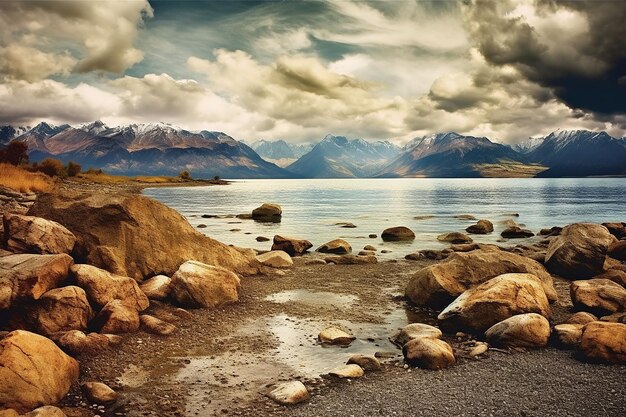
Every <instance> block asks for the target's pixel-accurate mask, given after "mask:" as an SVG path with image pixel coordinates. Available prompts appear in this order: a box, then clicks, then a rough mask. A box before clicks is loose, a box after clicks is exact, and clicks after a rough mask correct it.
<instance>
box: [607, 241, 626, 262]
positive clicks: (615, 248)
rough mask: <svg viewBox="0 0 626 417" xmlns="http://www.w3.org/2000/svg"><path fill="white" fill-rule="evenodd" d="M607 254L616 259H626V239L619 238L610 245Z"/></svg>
mask: <svg viewBox="0 0 626 417" xmlns="http://www.w3.org/2000/svg"><path fill="white" fill-rule="evenodd" d="M607 254H608V255H609V256H610V257H611V258H614V259H618V260H620V261H626V240H619V241H617V242H614V243H612V244H611V246H609V250H608V252H607Z"/></svg>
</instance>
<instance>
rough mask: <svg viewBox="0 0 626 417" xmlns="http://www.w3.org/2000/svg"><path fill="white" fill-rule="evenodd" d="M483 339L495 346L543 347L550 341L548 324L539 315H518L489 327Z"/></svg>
mask: <svg viewBox="0 0 626 417" xmlns="http://www.w3.org/2000/svg"><path fill="white" fill-rule="evenodd" d="M485 337H486V338H487V342H488V343H489V344H490V345H495V346H503V347H525V348H538V347H543V346H545V345H547V344H548V340H549V339H550V323H549V322H548V320H547V319H546V318H545V317H544V316H542V315H541V314H537V313H527V314H518V315H516V316H513V317H509V318H508V319H506V320H503V321H501V322H499V323H497V324H494V325H493V326H491V327H490V328H489V329H487V331H486V332H485Z"/></svg>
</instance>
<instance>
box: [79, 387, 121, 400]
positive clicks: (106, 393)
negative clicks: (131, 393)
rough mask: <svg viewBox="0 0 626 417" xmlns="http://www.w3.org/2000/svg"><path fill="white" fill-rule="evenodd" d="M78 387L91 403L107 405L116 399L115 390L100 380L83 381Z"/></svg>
mask: <svg viewBox="0 0 626 417" xmlns="http://www.w3.org/2000/svg"><path fill="white" fill-rule="evenodd" d="M80 388H81V389H82V391H83V393H84V394H85V397H87V399H88V400H89V402H91V403H96V404H104V405H107V404H112V403H114V402H115V401H116V400H117V392H115V391H114V390H113V389H111V387H109V386H108V385H106V384H103V383H102V382H93V381H91V382H84V383H82V384H81V385H80Z"/></svg>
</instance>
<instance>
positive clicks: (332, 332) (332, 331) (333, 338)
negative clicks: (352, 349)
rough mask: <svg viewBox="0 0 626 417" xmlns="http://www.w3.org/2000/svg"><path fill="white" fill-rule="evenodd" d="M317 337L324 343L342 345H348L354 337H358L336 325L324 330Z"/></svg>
mask: <svg viewBox="0 0 626 417" xmlns="http://www.w3.org/2000/svg"><path fill="white" fill-rule="evenodd" d="M317 338H318V339H319V341H320V342H322V343H326V344H329V345H342V346H347V345H349V344H350V343H352V341H353V340H354V339H356V338H355V337H354V336H352V335H350V334H348V333H346V332H344V331H343V330H341V329H338V328H336V327H328V328H326V329H324V330H322V331H321V332H320V334H319V335H318V336H317Z"/></svg>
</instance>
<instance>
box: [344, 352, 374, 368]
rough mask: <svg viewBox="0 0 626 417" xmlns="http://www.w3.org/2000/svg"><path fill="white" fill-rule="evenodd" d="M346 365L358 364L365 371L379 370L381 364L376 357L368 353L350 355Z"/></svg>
mask: <svg viewBox="0 0 626 417" xmlns="http://www.w3.org/2000/svg"><path fill="white" fill-rule="evenodd" d="M346 364H347V365H353V364H354V365H359V366H360V367H361V368H363V370H365V371H380V369H381V365H380V362H379V361H378V359H376V358H375V357H374V356H368V355H352V356H351V357H350V359H348V362H347V363H346Z"/></svg>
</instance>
